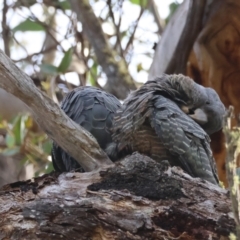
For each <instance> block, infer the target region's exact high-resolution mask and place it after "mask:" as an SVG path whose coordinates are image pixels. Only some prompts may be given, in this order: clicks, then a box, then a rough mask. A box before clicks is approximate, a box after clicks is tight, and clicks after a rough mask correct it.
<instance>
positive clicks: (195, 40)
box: [0, 0, 240, 186]
mask: <svg viewBox="0 0 240 240" xmlns="http://www.w3.org/2000/svg"><path fill="white" fill-rule="evenodd" d="M79 2H81V3H78V1H74V0H42V1H41V0H38V1H36V0H16V1H13V0H1V1H0V7H1V14H0V17H1V26H0V29H1V39H0V48H1V49H2V50H3V51H4V52H5V53H6V54H7V55H8V56H9V57H10V58H11V59H12V60H13V61H14V62H15V63H16V65H17V66H18V67H19V68H20V69H22V70H23V71H24V72H26V73H27V74H28V75H29V76H31V78H32V80H33V81H34V83H35V84H36V86H37V87H39V88H40V89H41V90H42V91H44V92H45V93H46V94H47V95H48V96H49V97H51V98H52V99H53V100H54V101H55V102H57V103H60V102H61V100H62V99H63V97H64V95H65V94H66V93H67V92H68V91H70V90H72V89H73V88H75V87H77V86H83V85H91V86H96V87H99V88H102V89H104V90H106V91H109V92H111V93H113V94H114V95H116V96H117V97H118V98H120V99H122V100H123V99H124V98H125V97H126V96H127V94H128V93H129V92H130V91H131V90H134V89H136V88H137V87H139V86H140V85H141V84H143V83H144V82H146V81H147V80H148V79H150V78H153V77H155V76H159V75H161V74H162V73H164V72H167V73H183V74H186V75H188V76H190V77H192V78H193V79H194V80H195V81H196V82H198V83H199V84H202V85H204V86H208V87H213V88H214V89H215V90H216V91H217V92H218V94H219V95H220V98H221V100H222V101H223V102H224V104H225V106H226V107H228V106H229V105H233V106H234V107H235V113H236V116H238V113H239V110H240V101H239V98H240V83H239V76H240V50H239V48H240V47H239V46H240V45H239V43H240V14H239V13H240V3H239V2H238V1H237V0H224V1H223V0H215V1H214V0H204V1H193V0H184V1H183V0H179V1H172V0H84V1H79ZM196 2H201V3H196ZM176 49H177V51H175V50H176ZM184 56H186V57H185V58H184ZM237 119H238V118H236V120H237ZM211 138H212V149H213V152H214V156H215V158H216V161H217V167H218V173H219V176H220V179H221V181H223V183H225V184H226V170H225V155H226V149H225V142H224V135H223V133H222V131H219V132H218V133H216V134H214V135H213V136H211ZM50 153H51V140H49V139H48V137H47V136H46V134H44V133H43V132H42V131H41V129H39V128H38V126H37V124H36V123H35V122H34V121H33V119H32V118H31V113H30V112H29V110H28V108H27V106H26V105H25V104H24V103H22V102H21V101H20V100H18V99H17V98H15V97H14V96H12V95H11V94H8V93H7V92H5V91H4V90H2V89H0V186H1V185H4V184H6V183H9V182H14V181H18V180H24V179H28V178H31V177H33V176H39V175H42V174H44V173H48V172H51V171H52V170H53V167H52V163H51V156H50Z"/></svg>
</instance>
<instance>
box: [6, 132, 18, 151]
mask: <svg viewBox="0 0 240 240" xmlns="http://www.w3.org/2000/svg"><path fill="white" fill-rule="evenodd" d="M15 142H16V141H15V136H14V135H13V134H11V133H10V134H9V133H8V134H7V136H6V144H7V147H8V148H11V147H13V146H14V145H15Z"/></svg>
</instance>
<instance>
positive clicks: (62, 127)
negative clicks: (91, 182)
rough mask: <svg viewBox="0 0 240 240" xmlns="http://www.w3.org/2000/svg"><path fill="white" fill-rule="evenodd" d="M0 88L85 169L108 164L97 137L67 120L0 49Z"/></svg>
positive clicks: (88, 169)
mask: <svg viewBox="0 0 240 240" xmlns="http://www.w3.org/2000/svg"><path fill="white" fill-rule="evenodd" d="M0 87H1V88H3V89H4V90H6V91H7V92H9V93H11V94H13V95H14V96H16V97H18V98H19V99H20V100H22V101H23V102H24V103H25V104H26V105H27V106H28V107H29V108H30V110H31V111H32V113H33V117H34V119H35V120H36V121H37V122H38V124H39V126H40V127H41V128H42V130H43V131H45V132H46V133H47V134H48V136H49V137H50V138H51V139H53V140H54V141H55V142H56V143H57V144H58V145H59V146H61V147H62V148H63V149H64V150H65V151H66V152H68V153H71V156H73V157H74V158H75V159H76V160H77V161H78V162H79V164H81V166H82V167H83V168H84V169H85V170H86V171H91V170H94V169H98V168H99V167H100V166H102V165H103V164H111V161H110V160H109V159H108V157H107V155H106V154H105V153H104V152H103V150H102V149H101V148H100V147H99V145H98V143H97V141H96V139H95V138H93V136H92V135H91V134H90V133H89V132H87V131H86V130H85V129H83V128H81V127H80V126H78V125H77V124H76V123H74V122H73V121H72V120H71V119H69V118H68V117H67V116H66V115H65V114H64V112H63V111H62V110H61V109H60V108H59V106H58V105H57V104H55V103H54V102H53V101H52V100H51V99H50V98H49V97H47V96H46V95H45V94H44V93H42V92H41V91H40V90H39V89H38V88H37V87H36V86H35V85H34V83H33V81H32V80H31V78H30V77H29V76H27V75H26V74H25V73H23V72H22V71H21V70H20V69H19V68H18V67H16V66H15V65H14V63H13V62H12V61H11V60H10V59H9V58H8V57H7V56H6V55H5V54H4V53H3V52H2V51H0ZM6 104H7V103H6ZM66 136H67V137H66Z"/></svg>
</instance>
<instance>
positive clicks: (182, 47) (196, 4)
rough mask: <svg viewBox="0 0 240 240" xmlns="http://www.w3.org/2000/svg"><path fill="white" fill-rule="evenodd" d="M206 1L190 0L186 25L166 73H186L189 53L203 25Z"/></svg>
mask: <svg viewBox="0 0 240 240" xmlns="http://www.w3.org/2000/svg"><path fill="white" fill-rule="evenodd" d="M206 1H207V0H202V1H195V0H190V2H189V8H188V15H187V19H186V23H185V26H184V28H183V31H182V33H181V37H180V39H179V41H178V44H177V46H176V49H175V51H174V54H173V55H172V58H171V61H170V62H169V64H168V66H167V68H166V70H165V73H168V74H173V73H182V74H186V65H187V60H188V57H189V54H190V52H191V49H192V47H193V44H194V42H195V40H196V38H197V36H198V34H199V32H200V30H201V27H202V22H203V16H204V9H205V5H206ZM180 52H181V54H179V53H180Z"/></svg>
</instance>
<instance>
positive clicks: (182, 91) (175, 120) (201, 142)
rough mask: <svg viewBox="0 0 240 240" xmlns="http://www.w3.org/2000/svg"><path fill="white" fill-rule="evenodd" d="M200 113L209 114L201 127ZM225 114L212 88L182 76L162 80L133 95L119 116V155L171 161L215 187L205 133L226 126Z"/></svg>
mask: <svg viewBox="0 0 240 240" xmlns="http://www.w3.org/2000/svg"><path fill="white" fill-rule="evenodd" d="M183 108H184V109H187V111H186V112H183V111H182V109H183ZM196 109H201V110H202V112H203V113H204V114H206V119H207V122H205V123H204V125H202V126H200V125H199V124H198V123H197V122H196V121H194V120H193V119H192V118H191V117H193V116H192V114H193V113H194V111H195V110H196ZM224 113H225V108H224V106H223V104H222V102H221V101H220V99H219V97H218V95H217V93H216V92H215V91H214V90H213V89H210V88H204V87H202V86H200V85H198V84H197V83H195V82H194V81H193V80H192V79H190V78H188V77H185V76H183V75H163V76H162V77H160V78H156V79H154V80H151V81H148V82H147V83H145V84H144V85H143V86H142V87H141V88H139V89H138V90H136V91H134V92H132V93H131V94H130V95H129V97H128V98H127V99H126V100H125V102H124V105H123V108H121V109H119V110H118V111H117V113H116V115H115V117H114V124H113V135H112V137H113V140H114V142H115V143H114V146H115V152H116V151H118V150H121V149H124V148H128V149H130V150H131V151H132V152H134V151H138V152H140V153H143V154H146V155H148V156H150V157H152V158H153V159H155V160H156V161H162V160H168V161H169V162H170V164H171V165H173V166H180V167H181V168H182V169H184V170H185V171H186V172H188V173H189V174H190V175H191V176H193V177H200V178H203V179H205V180H207V181H210V182H212V183H214V184H217V183H218V177H217V172H216V167H215V162H214V159H213V156H212V152H211V149H210V138H209V136H208V134H207V133H213V132H215V131H218V130H219V129H220V128H221V127H222V123H223V115H224ZM111 152H113V150H111ZM115 154H116V153H115ZM110 155H111V153H110Z"/></svg>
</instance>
